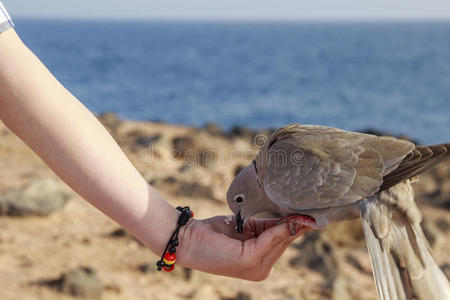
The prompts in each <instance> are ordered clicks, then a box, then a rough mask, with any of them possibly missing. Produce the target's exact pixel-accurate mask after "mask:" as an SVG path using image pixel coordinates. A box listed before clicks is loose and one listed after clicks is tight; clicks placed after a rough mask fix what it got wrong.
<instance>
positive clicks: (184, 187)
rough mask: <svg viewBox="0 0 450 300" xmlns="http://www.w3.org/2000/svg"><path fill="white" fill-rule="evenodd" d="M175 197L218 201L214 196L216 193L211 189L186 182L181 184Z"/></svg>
mask: <svg viewBox="0 0 450 300" xmlns="http://www.w3.org/2000/svg"><path fill="white" fill-rule="evenodd" d="M175 195H177V196H182V197H190V198H204V199H212V200H216V198H215V196H214V191H213V189H212V188H211V187H209V186H205V185H201V184H200V183H197V182H194V183H189V182H185V181H181V182H179V187H178V189H177V191H176V192H175Z"/></svg>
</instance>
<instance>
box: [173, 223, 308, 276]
mask: <svg viewBox="0 0 450 300" xmlns="http://www.w3.org/2000/svg"><path fill="white" fill-rule="evenodd" d="M278 221H279V219H250V220H248V221H247V223H246V224H245V228H244V232H243V233H242V234H239V233H238V232H237V231H236V230H235V219H234V218H233V220H232V222H231V223H230V224H226V223H225V216H217V217H213V218H210V219H205V220H195V219H192V220H191V221H189V223H188V224H187V225H186V226H185V227H182V230H183V231H180V246H179V247H178V249H177V263H178V264H181V265H183V266H186V267H190V268H193V269H197V270H200V271H204V272H208V273H213V274H218V275H225V276H230V277H236V278H242V279H246V280H252V281H261V280H264V279H266V278H267V276H269V273H270V270H271V269H272V266H273V265H274V264H275V262H276V261H277V260H278V258H279V257H280V256H281V254H283V252H284V251H285V250H286V248H287V247H288V246H289V245H290V243H292V242H293V241H294V240H295V239H296V238H298V237H299V236H301V235H303V234H304V233H305V232H307V231H308V230H309V227H306V226H302V227H301V228H300V229H299V232H298V233H297V234H296V235H295V236H292V235H291V234H290V232H289V230H288V226H287V225H286V224H280V225H277V222H278Z"/></svg>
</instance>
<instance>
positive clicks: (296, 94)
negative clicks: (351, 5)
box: [16, 19, 450, 144]
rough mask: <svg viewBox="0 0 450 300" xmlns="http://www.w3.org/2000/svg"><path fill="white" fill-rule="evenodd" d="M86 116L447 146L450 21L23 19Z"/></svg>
mask: <svg viewBox="0 0 450 300" xmlns="http://www.w3.org/2000/svg"><path fill="white" fill-rule="evenodd" d="M16 26H17V27H16V30H17V31H18V32H19V34H20V35H21V37H22V39H23V40H24V41H25V43H26V44H27V45H28V46H29V47H30V48H31V49H32V50H33V51H34V52H35V53H36V54H37V55H38V56H39V57H40V59H41V60H42V61H43V62H44V63H45V64H46V65H47V67H48V68H49V69H50V70H51V71H52V72H53V73H54V74H55V75H56V77H57V78H58V79H59V80H60V81H61V82H62V83H63V84H64V85H65V86H66V87H67V88H68V89H69V90H70V91H71V92H72V93H74V94H75V95H76V96H77V97H78V98H79V99H80V100H81V101H82V102H83V103H84V104H85V105H87V107H88V108H90V109H91V110H92V111H94V112H97V113H102V112H107V111H113V112H116V113H117V114H118V115H119V116H121V117H122V118H125V119H133V120H158V121H165V122H169V123H176V124H187V125H193V126H203V125H204V124H205V123H207V122H214V123H217V124H219V125H221V126H223V127H225V128H231V127H233V126H236V125H241V126H248V127H252V128H255V129H256V128H270V127H277V126H282V125H284V124H287V123H290V122H297V123H302V124H322V125H329V126H334V127H339V128H343V129H349V130H361V129H365V128H369V127H370V128H377V129H380V130H385V131H388V132H392V133H394V134H406V135H408V136H410V137H411V138H413V139H416V140H418V141H419V142H421V143H425V144H436V143H442V142H450V23H439V22H434V23H433V22H429V23H426V22H424V23H405V22H403V23H402V22H399V23H395V22H394V23H213V22H208V23H195V22H184V23H183V22H115V21H62V20H20V19H19V20H16Z"/></svg>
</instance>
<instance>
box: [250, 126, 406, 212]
mask: <svg viewBox="0 0 450 300" xmlns="http://www.w3.org/2000/svg"><path fill="white" fill-rule="evenodd" d="M413 148H414V145H413V144H412V143H410V142H407V141H402V140H397V139H393V138H388V137H376V136H373V135H367V134H361V133H355V132H348V131H344V130H340V129H336V128H331V127H324V126H299V125H295V124H294V125H289V126H286V127H283V128H281V129H279V130H278V131H277V132H275V133H274V134H273V135H272V136H271V138H270V139H269V142H268V144H267V145H266V147H265V148H264V149H263V150H262V151H261V153H260V155H259V157H258V158H257V164H258V172H259V173H260V174H259V176H260V180H261V182H263V185H264V190H265V192H266V194H267V196H268V197H269V198H270V199H271V200H272V201H273V202H274V203H275V204H277V205H280V206H283V207H288V208H291V209H295V210H307V209H321V208H329V207H336V206H341V205H347V204H351V203H354V202H355V201H358V200H360V199H361V198H363V197H367V196H371V195H373V194H375V193H376V192H377V191H378V190H379V188H380V186H381V184H382V183H383V176H384V175H385V174H386V173H387V172H390V171H391V170H393V169H395V168H396V167H397V166H398V164H399V163H400V162H401V161H402V160H403V159H404V157H405V156H406V155H407V154H408V153H409V152H411V151H412V150H413Z"/></svg>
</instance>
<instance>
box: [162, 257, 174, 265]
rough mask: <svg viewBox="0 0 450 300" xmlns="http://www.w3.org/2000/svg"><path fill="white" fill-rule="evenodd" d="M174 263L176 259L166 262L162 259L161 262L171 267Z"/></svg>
mask: <svg viewBox="0 0 450 300" xmlns="http://www.w3.org/2000/svg"><path fill="white" fill-rule="evenodd" d="M175 261H176V259H174V260H167V259H165V258H164V259H163V262H164V263H165V264H166V265H173V264H174V263H175Z"/></svg>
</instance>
